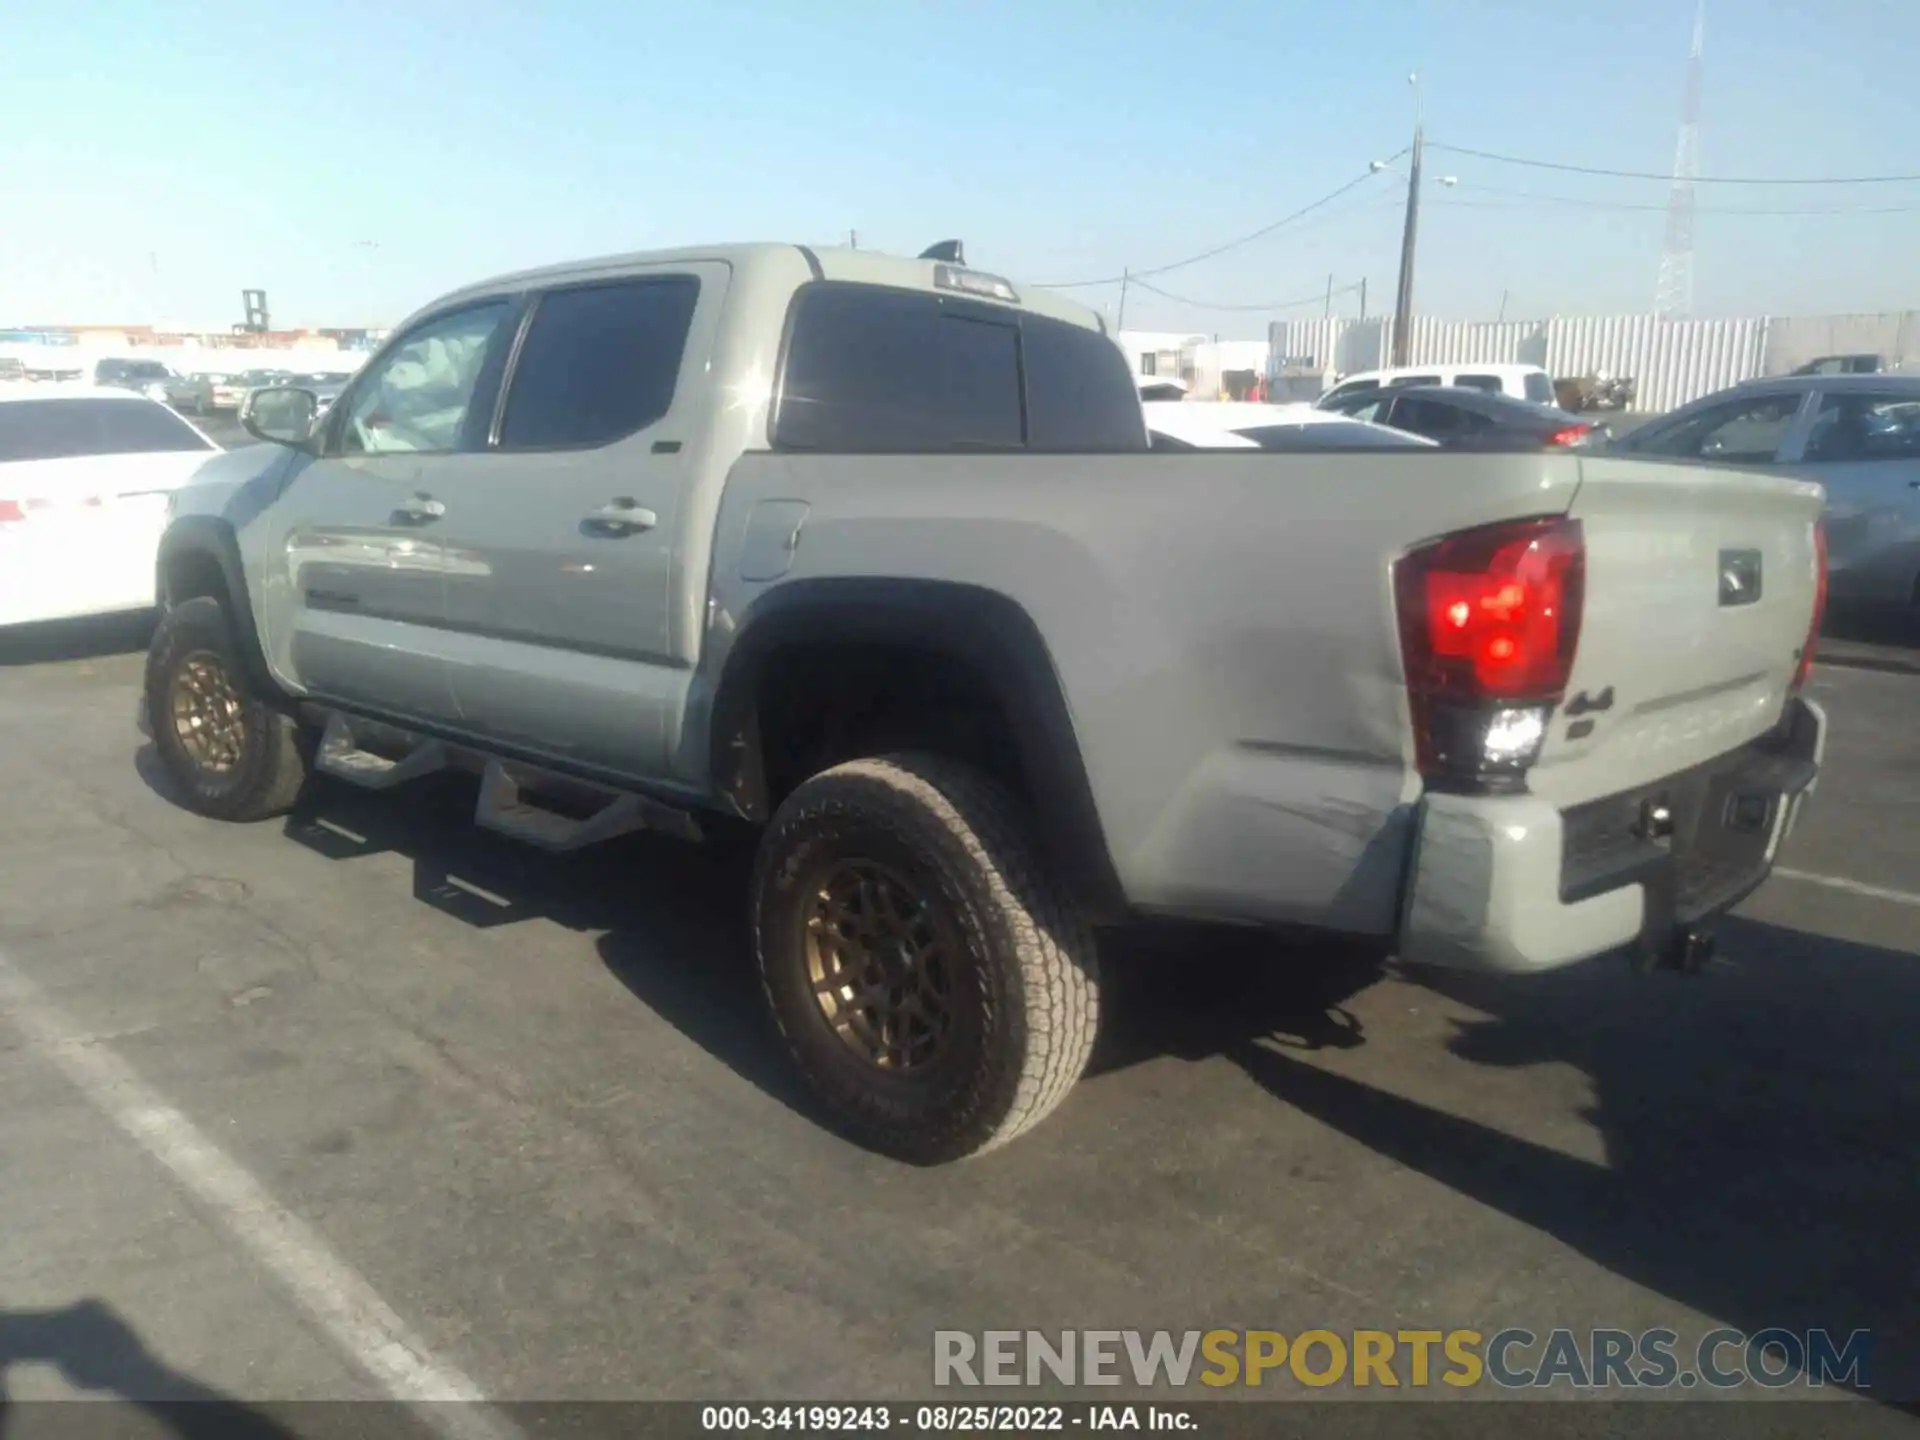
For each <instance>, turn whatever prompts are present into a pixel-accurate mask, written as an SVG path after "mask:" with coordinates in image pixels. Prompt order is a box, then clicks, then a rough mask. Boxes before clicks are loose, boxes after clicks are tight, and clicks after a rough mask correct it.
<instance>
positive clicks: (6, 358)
mask: <svg viewBox="0 0 1920 1440" xmlns="http://www.w3.org/2000/svg"><path fill="white" fill-rule="evenodd" d="M31 378H32V377H31V376H29V375H28V374H27V363H26V361H24V360H16V359H15V358H14V357H13V356H11V355H0V385H24V384H26V383H27V381H28V380H29V379H31Z"/></svg>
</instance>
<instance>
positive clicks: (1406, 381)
mask: <svg viewBox="0 0 1920 1440" xmlns="http://www.w3.org/2000/svg"><path fill="white" fill-rule="evenodd" d="M1439 383H1440V377H1439V376H1438V375H1396V376H1394V377H1393V379H1391V380H1389V381H1387V384H1389V385H1391V386H1393V387H1394V388H1395V389H1396V390H1397V389H1399V388H1400V387H1401V386H1402V385H1438V384H1439Z"/></svg>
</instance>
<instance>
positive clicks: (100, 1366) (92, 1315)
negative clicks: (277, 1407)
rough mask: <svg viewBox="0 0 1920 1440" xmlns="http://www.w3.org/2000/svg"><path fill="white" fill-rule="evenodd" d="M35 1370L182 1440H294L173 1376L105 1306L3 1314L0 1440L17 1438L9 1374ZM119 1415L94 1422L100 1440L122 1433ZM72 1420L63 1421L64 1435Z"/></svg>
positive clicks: (257, 1415) (251, 1410)
mask: <svg viewBox="0 0 1920 1440" xmlns="http://www.w3.org/2000/svg"><path fill="white" fill-rule="evenodd" d="M30 1364H40V1365H50V1366H52V1367H54V1369H56V1370H57V1371H58V1372H59V1373H60V1375H61V1377H62V1378H63V1379H65V1380H66V1382H67V1383H68V1384H69V1385H71V1386H73V1387H74V1389H76V1390H80V1391H83V1392H85V1393H86V1394H88V1395H89V1396H90V1397H100V1396H113V1397H118V1398H119V1399H120V1400H122V1401H124V1402H126V1403H127V1404H129V1405H131V1406H133V1407H134V1408H136V1409H137V1410H139V1411H140V1412H141V1413H142V1414H144V1415H147V1416H149V1417H151V1418H152V1419H154V1420H155V1421H157V1422H158V1423H159V1424H160V1425H161V1426H163V1427H164V1428H165V1429H167V1430H168V1431H170V1432H171V1433H173V1434H175V1435H178V1436H181V1437H182V1440H212V1437H215V1436H218V1437H220V1440H294V1436H295V1432H294V1431H293V1430H290V1429H288V1428H287V1427H286V1426H284V1425H282V1424H281V1423H280V1422H279V1421H277V1420H275V1419H273V1418H272V1417H271V1416H269V1415H267V1414H266V1413H265V1412H263V1411H261V1410H259V1409H257V1408H255V1407H254V1406H251V1405H248V1404H245V1403H243V1402H241V1401H239V1400H235V1399H233V1398H232V1397H231V1396H229V1395H225V1394H222V1393H221V1392H220V1391H218V1390H215V1389H213V1388H212V1387H211V1386H208V1385H205V1384H202V1383H201V1382H200V1381H198V1380H195V1379H194V1378H193V1377H192V1376H190V1375H185V1374H182V1373H181V1372H180V1371H178V1370H175V1369H173V1368H172V1367H171V1366H169V1365H168V1364H167V1363H166V1362H165V1361H163V1360H161V1359H160V1358H159V1357H158V1356H157V1355H155V1354H154V1353H153V1352H152V1351H151V1350H149V1349H148V1348H147V1347H146V1345H145V1343H144V1342H143V1341H142V1340H141V1339H140V1336H139V1334H138V1333H137V1332H136V1331H135V1330H134V1328H133V1327H132V1326H131V1325H129V1324H128V1323H127V1322H126V1320H125V1319H124V1318H123V1317H122V1316H121V1315H120V1314H119V1313H118V1312H116V1311H115V1310H114V1309H113V1308H112V1307H111V1306H109V1305H107V1304H105V1303H104V1302H102V1301H100V1300H81V1301H79V1302H77V1303H75V1304H72V1305H68V1306H65V1307H63V1308H61V1309H58V1310H0V1437H9V1436H12V1435H14V1433H15V1431H14V1427H13V1425H12V1420H13V1415H14V1411H15V1408H16V1404H17V1402H15V1401H14V1400H13V1398H12V1396H11V1393H10V1390H9V1387H8V1384H7V1381H8V1375H9V1372H10V1371H12V1369H13V1368H14V1367H15V1366H18V1365H30ZM89 1408H91V1407H89ZM114 1408H116V1407H111V1406H110V1407H106V1409H107V1413H106V1414H104V1415H97V1416H95V1417H94V1418H98V1419H99V1420H100V1421H101V1423H102V1430H101V1433H102V1434H103V1435H107V1434H113V1433H116V1432H117V1431H119V1430H120V1429H122V1428H123V1427H120V1426H117V1425H116V1424H115V1422H114V1420H113V1418H112V1413H111V1412H112V1410H113V1409H114ZM72 1418H73V1417H72V1416H71V1415H69V1416H66V1417H65V1418H63V1421H62V1426H61V1429H62V1433H63V1434H65V1433H70V1431H71V1426H70V1424H69V1423H68V1422H69V1421H70V1420H71V1419H72Z"/></svg>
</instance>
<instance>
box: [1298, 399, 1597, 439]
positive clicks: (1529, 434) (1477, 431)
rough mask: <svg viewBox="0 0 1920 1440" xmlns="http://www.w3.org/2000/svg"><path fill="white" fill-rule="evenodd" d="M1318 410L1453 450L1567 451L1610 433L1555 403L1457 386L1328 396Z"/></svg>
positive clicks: (1321, 402)
mask: <svg viewBox="0 0 1920 1440" xmlns="http://www.w3.org/2000/svg"><path fill="white" fill-rule="evenodd" d="M1319 408H1320V409H1322V410H1327V411H1332V412H1333V413H1336V414H1340V415H1346V416H1349V417H1351V418H1353V419H1355V420H1370V421H1372V422H1373V423H1374V424H1376V425H1391V426H1392V427H1393V428H1394V429H1396V430H1405V431H1408V432H1410V433H1411V434H1414V435H1424V436H1426V437H1427V438H1428V439H1429V440H1435V441H1438V442H1439V443H1440V444H1442V445H1446V446H1450V447H1452V448H1454V449H1465V448H1469V447H1470V448H1472V449H1476V450H1490V449H1510V450H1545V449H1556V448H1559V449H1565V448H1568V447H1572V446H1580V445H1589V444H1593V443H1595V442H1597V441H1601V440H1604V439H1606V438H1607V436H1608V435H1609V434H1610V433H1611V432H1610V431H1609V430H1608V429H1607V428H1606V427H1605V426H1600V425H1595V424H1594V422H1593V421H1591V420H1582V419H1581V418H1580V417H1578V416H1577V415H1569V414H1568V413H1567V412H1566V411H1564V410H1562V409H1561V408H1560V407H1559V406H1557V405H1536V404H1534V403H1533V402H1532V401H1530V400H1515V399H1512V398H1511V397H1509V396H1506V395H1493V394H1489V393H1488V392H1487V391H1484V390H1470V389H1465V388H1462V387H1459V386H1452V387H1449V386H1441V385H1419V386H1403V387H1400V388H1397V389H1391V390H1385V389H1378V388H1376V389H1372V390H1355V391H1351V392H1349V393H1347V394H1345V395H1338V394H1332V395H1328V396H1327V397H1326V398H1325V399H1324V400H1322V401H1320V403H1319Z"/></svg>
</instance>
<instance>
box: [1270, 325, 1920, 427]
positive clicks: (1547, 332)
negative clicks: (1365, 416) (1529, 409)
mask: <svg viewBox="0 0 1920 1440" xmlns="http://www.w3.org/2000/svg"><path fill="white" fill-rule="evenodd" d="M1409 340H1410V343H1409V345H1408V359H1409V363H1411V364H1414V365H1447V364H1453V365H1471V364H1480V365H1489V364H1502V363H1506V364H1517V365H1539V366H1542V367H1544V368H1545V369H1546V371H1547V372H1548V373H1549V374H1550V375H1552V376H1553V377H1554V378H1555V379H1562V380H1564V379H1577V378H1580V377H1583V376H1590V375H1600V374H1609V375H1621V376H1631V377H1632V378H1633V380H1634V382H1635V395H1636V398H1635V408H1636V409H1641V410H1670V409H1672V408H1673V407H1674V406H1676V405H1684V404H1686V403H1687V402H1688V401H1689V400H1696V399H1698V398H1699V397H1700V396H1702V395H1706V394H1710V393H1711V392H1713V391H1715V390H1721V389H1724V388H1725V387H1727V386H1729V385H1734V384H1737V383H1738V382H1740V381H1742V380H1751V379H1753V378H1755V377H1756V376H1760V375H1782V374H1785V373H1786V372H1788V371H1789V370H1792V369H1793V368H1795V367H1796V366H1799V365H1804V364H1805V363H1806V362H1807V361H1809V360H1813V359H1816V358H1818V357H1819V356H1822V355H1842V354H1854V353H1860V354H1874V355H1880V356H1883V357H1885V359H1886V360H1887V362H1888V363H1889V364H1894V365H1900V366H1903V367H1904V368H1906V369H1908V370H1913V369H1920V312H1915V311H1898V312H1892V313H1888V314H1883V315H1827V316H1806V317H1793V318H1775V317H1762V318H1758V319H1741V320H1666V319H1662V318H1660V317H1659V316H1655V315H1617V316H1579V315H1575V316H1557V317H1555V318H1554V319H1551V320H1525V321H1513V320H1510V321H1506V322H1503V323H1489V322H1484V321H1460V320H1439V319H1435V318H1432V317H1430V316H1415V317H1414V321H1413V333H1412V335H1411V336H1410V337H1409ZM1268 349H1269V352H1270V354H1269V360H1268V373H1269V374H1273V375H1278V374H1280V373H1282V372H1283V371H1291V372H1293V373H1295V374H1299V373H1301V372H1303V371H1317V372H1319V373H1321V374H1323V375H1324V377H1325V380H1326V383H1328V384H1331V383H1332V380H1333V377H1334V376H1336V375H1348V374H1352V373H1353V372H1354V371H1356V370H1373V369H1377V368H1379V367H1380V366H1383V365H1385V364H1387V363H1389V359H1390V357H1391V356H1392V354H1393V322H1392V320H1390V319H1385V318H1380V319H1371V320H1339V319H1332V320H1291V321H1290V320H1279V321H1275V322H1274V323H1273V324H1272V325H1271V326H1270V327H1269V329H1268Z"/></svg>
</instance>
